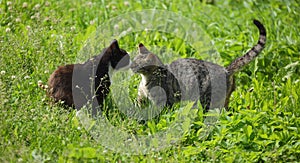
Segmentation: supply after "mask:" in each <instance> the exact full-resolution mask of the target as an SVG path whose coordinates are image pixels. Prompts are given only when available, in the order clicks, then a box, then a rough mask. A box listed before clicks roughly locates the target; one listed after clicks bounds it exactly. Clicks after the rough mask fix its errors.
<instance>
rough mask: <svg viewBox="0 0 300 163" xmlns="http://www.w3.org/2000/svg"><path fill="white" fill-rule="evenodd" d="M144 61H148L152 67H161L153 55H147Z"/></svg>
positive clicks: (158, 60)
mask: <svg viewBox="0 0 300 163" xmlns="http://www.w3.org/2000/svg"><path fill="white" fill-rule="evenodd" d="M146 60H148V61H150V63H152V64H153V65H157V66H160V65H163V63H162V62H161V61H160V59H159V58H158V57H157V56H156V55H155V54H153V53H149V54H148V55H147V58H146Z"/></svg>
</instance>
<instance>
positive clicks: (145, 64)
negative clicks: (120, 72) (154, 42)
mask: <svg viewBox="0 0 300 163" xmlns="http://www.w3.org/2000/svg"><path fill="white" fill-rule="evenodd" d="M138 51H139V53H138V55H137V56H136V57H135V58H134V59H133V62H132V64H131V65H130V68H131V70H132V71H133V72H134V73H141V74H146V73H148V72H149V71H152V70H153V69H154V68H156V67H162V66H163V63H162V62H161V60H160V59H159V58H158V57H157V56H156V55H155V54H153V53H152V52H150V51H149V50H148V49H147V48H146V47H145V46H144V45H143V44H142V43H140V44H139V47H138Z"/></svg>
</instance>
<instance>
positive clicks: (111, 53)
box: [104, 40, 130, 70]
mask: <svg viewBox="0 0 300 163" xmlns="http://www.w3.org/2000/svg"><path fill="white" fill-rule="evenodd" d="M104 57H109V61H110V65H111V67H112V68H113V69H115V70H119V69H124V68H129V66H130V57H129V54H128V53H127V52H126V51H125V50H123V49H120V47H119V44H118V41H117V40H113V41H112V42H111V44H110V45H109V47H108V48H106V49H105V56H104Z"/></svg>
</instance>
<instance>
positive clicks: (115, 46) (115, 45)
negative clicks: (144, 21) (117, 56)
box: [109, 39, 120, 50]
mask: <svg viewBox="0 0 300 163" xmlns="http://www.w3.org/2000/svg"><path fill="white" fill-rule="evenodd" d="M109 48H110V49H112V50H120V48H119V44H118V41H117V40H116V39H114V40H113V41H112V42H111V43H110V45H109Z"/></svg>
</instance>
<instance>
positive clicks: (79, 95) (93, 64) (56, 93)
mask: <svg viewBox="0 0 300 163" xmlns="http://www.w3.org/2000/svg"><path fill="white" fill-rule="evenodd" d="M129 65H130V57H129V55H128V53H127V52H126V51H125V50H123V49H120V48H119V45H118V42H117V40H113V41H112V43H111V44H110V46H109V47H108V48H105V49H103V51H102V53H101V54H100V55H97V56H94V57H93V58H91V59H89V60H88V61H86V62H85V63H83V64H70V65H66V66H60V67H58V69H57V70H55V71H54V72H53V73H52V74H51V76H50V78H49V80H48V86H49V91H48V93H49V96H50V97H52V98H53V99H54V101H55V102H58V101H61V102H62V103H64V105H65V106H67V107H73V108H74V107H75V108H76V109H80V108H82V107H83V106H87V107H90V106H91V107H92V114H93V115H96V114H98V113H99V111H100V110H101V109H102V107H103V102H104V99H105V98H106V96H107V94H108V93H109V87H110V84H111V82H110V78H111V74H112V72H113V71H114V70H119V69H122V68H126V67H129ZM87 104H90V105H87Z"/></svg>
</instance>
